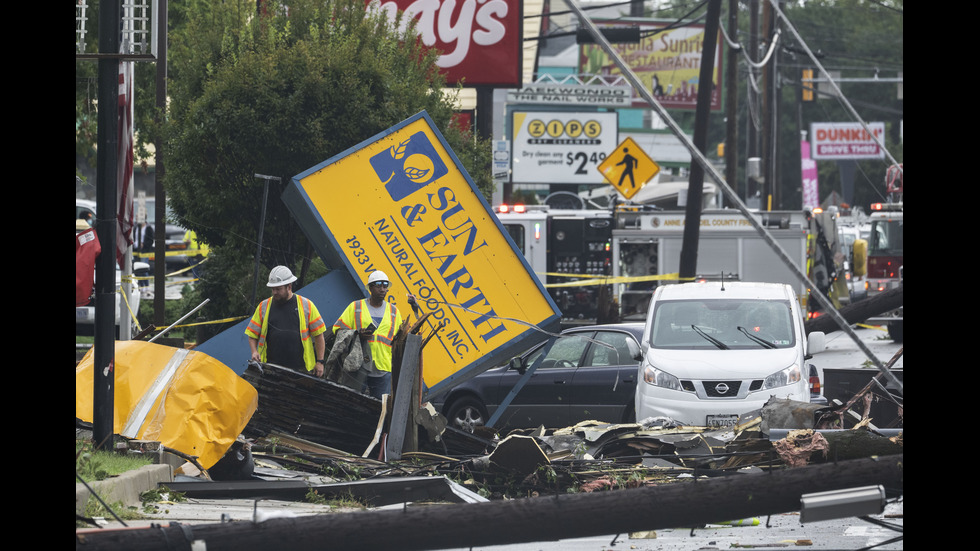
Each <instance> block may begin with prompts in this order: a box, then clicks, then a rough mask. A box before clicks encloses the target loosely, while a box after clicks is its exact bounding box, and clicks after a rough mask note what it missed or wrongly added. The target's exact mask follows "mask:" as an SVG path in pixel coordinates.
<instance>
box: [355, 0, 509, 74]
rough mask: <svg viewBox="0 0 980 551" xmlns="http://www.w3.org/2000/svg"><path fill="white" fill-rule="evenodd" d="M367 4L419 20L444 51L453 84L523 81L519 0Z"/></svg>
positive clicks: (375, 0)
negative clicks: (401, 12)
mask: <svg viewBox="0 0 980 551" xmlns="http://www.w3.org/2000/svg"><path fill="white" fill-rule="evenodd" d="M367 4H368V9H371V10H375V11H380V12H383V13H385V14H386V15H387V16H388V17H389V19H394V17H395V14H396V13H397V12H398V11H404V12H405V14H406V15H407V16H408V19H409V20H411V19H414V20H415V21H416V28H417V29H418V31H419V33H420V34H421V38H422V43H423V44H425V45H426V46H429V47H433V48H436V49H438V50H439V51H440V52H442V55H441V56H440V57H439V61H438V65H439V67H441V68H442V69H443V71H444V72H445V73H446V80H447V82H448V83H450V84H456V83H458V82H460V81H463V82H464V84H465V85H467V86H469V85H488V86H501V87H511V88H513V87H520V86H521V84H522V82H521V81H522V74H521V61H522V58H523V57H522V48H521V46H522V44H521V38H522V24H523V23H522V21H521V3H520V2H519V0H369V1H368V3H367Z"/></svg>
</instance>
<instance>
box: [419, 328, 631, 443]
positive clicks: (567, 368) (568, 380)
mask: <svg viewBox="0 0 980 551" xmlns="http://www.w3.org/2000/svg"><path fill="white" fill-rule="evenodd" d="M642 336H643V324H642V323H623V324H610V325H594V326H588V327H576V328H573V329H568V330H565V331H563V332H562V333H561V337H552V338H551V339H549V340H547V341H545V342H544V343H542V344H540V345H538V346H536V347H534V348H532V349H530V350H529V351H527V352H525V353H524V354H523V355H521V356H519V357H517V358H514V359H512V360H511V361H510V363H509V364H508V365H505V366H500V367H495V368H492V369H489V370H487V371H486V372H484V373H481V374H480V375H477V376H476V377H474V378H472V379H470V380H468V381H466V382H464V383H462V384H460V385H458V386H456V387H454V388H453V389H452V390H450V391H449V393H448V395H446V397H445V402H444V403H442V404H440V403H438V402H439V401H440V400H439V399H437V400H436V404H435V405H436V406H437V407H438V408H439V411H441V412H442V413H443V414H444V415H445V416H446V417H447V418H448V419H449V422H450V424H451V425H452V426H454V427H456V428H460V429H463V430H467V431H472V430H473V427H475V426H480V425H485V424H487V422H488V420H489V419H490V417H491V416H493V415H494V413H495V412H496V411H497V409H498V408H499V406H500V404H501V403H502V402H503V401H504V399H505V398H506V397H507V395H508V394H509V393H510V391H511V390H512V389H513V388H514V385H515V384H516V383H517V382H518V381H519V380H520V378H521V376H522V375H524V373H526V372H527V370H528V368H529V367H531V366H532V365H533V364H534V363H535V362H537V361H538V360H539V359H540V363H539V364H538V366H537V368H536V370H535V371H534V373H533V374H532V375H531V377H530V378H529V379H528V381H527V383H526V384H525V385H524V387H523V388H521V389H520V391H519V392H518V393H517V394H516V395H515V396H514V398H513V400H512V401H511V403H510V406H509V407H508V408H507V409H506V410H505V411H504V412H503V414H502V415H501V416H500V418H499V420H497V421H496V422H495V423H494V427H495V428H497V429H513V428H533V427H538V426H540V425H544V426H545V427H549V428H557V427H567V426H571V425H574V424H576V423H578V422H580V421H585V420H593V419H594V420H597V421H603V422H609V423H620V422H629V421H632V420H634V417H635V412H634V407H633V400H634V394H635V390H636V378H637V373H638V371H639V369H638V368H639V363H640V359H641V353H640V345H639V343H640V339H641V338H642ZM549 346H550V348H549ZM545 351H547V353H546V354H544V357H543V358H541V355H542V353H544V352H545Z"/></svg>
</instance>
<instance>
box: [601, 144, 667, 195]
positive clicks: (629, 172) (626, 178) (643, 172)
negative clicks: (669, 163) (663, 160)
mask: <svg viewBox="0 0 980 551" xmlns="http://www.w3.org/2000/svg"><path fill="white" fill-rule="evenodd" d="M598 168H599V172H601V173H602V175H603V176H604V177H605V178H606V180H607V181H609V183H610V184H612V185H613V187H615V188H616V189H618V190H619V192H620V193H622V194H623V197H626V198H627V199H631V198H632V197H633V196H634V195H636V192H637V191H640V188H641V187H643V184H645V183H647V182H649V181H650V180H651V179H652V178H653V177H654V176H656V175H657V173H658V172H660V166H659V165H658V164H657V163H655V162H653V159H651V158H650V157H649V156H648V155H647V154H646V152H645V151H643V148H641V147H640V146H639V145H637V143H636V142H635V141H633V138H626V139H625V140H623V143H621V144H619V147H617V148H616V149H615V151H613V152H612V153H611V154H609V155H608V156H606V159H605V160H604V161H602V163H600V164H599V167H598Z"/></svg>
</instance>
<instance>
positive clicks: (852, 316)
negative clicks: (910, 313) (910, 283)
mask: <svg viewBox="0 0 980 551" xmlns="http://www.w3.org/2000/svg"><path fill="white" fill-rule="evenodd" d="M904 288H905V285H904V284H903V285H899V286H898V287H896V288H894V289H889V290H887V291H884V292H882V293H879V294H877V295H875V296H873V297H869V298H866V299H864V300H859V301H857V302H854V303H852V304H849V305H847V306H844V307H843V308H841V309H840V315H841V316H843V317H844V320H845V321H847V322H848V323H860V322H862V321H864V320H866V319H868V318H873V317H875V316H880V315H881V314H884V313H885V312H890V311H892V310H894V309H896V308H898V307H900V306H902V304H903V302H904V300H905V291H904ZM804 327H805V328H806V332H807V334H810V333H812V332H814V331H823V332H824V333H827V334H830V333H833V332H834V331H838V330H839V329H840V327H839V326H838V325H837V323H836V322H835V321H834V320H833V319H831V318H830V317H828V316H819V317H816V318H813V319H811V320H807V322H806V324H805V325H804Z"/></svg>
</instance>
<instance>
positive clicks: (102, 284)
mask: <svg viewBox="0 0 980 551" xmlns="http://www.w3.org/2000/svg"><path fill="white" fill-rule="evenodd" d="M121 17H122V2H121V0H110V1H108V2H103V3H102V4H101V5H100V9H99V52H100V53H106V54H108V53H112V54H118V53H119V44H120V36H119V34H120V32H119V22H120V21H121ZM118 102H119V59H113V58H107V59H100V60H99V105H100V106H103V108H100V109H99V122H98V144H99V149H98V154H97V160H96V165H97V168H96V170H97V175H96V188H97V189H96V194H97V196H98V206H97V207H96V211H97V212H96V229H97V231H98V235H99V242H100V243H102V244H103V247H104V250H103V251H102V254H100V255H99V257H98V259H97V261H96V265H95V266H96V270H95V343H94V345H93V346H94V348H95V352H94V353H93V356H94V360H95V380H94V389H93V392H94V394H93V396H92V409H93V411H92V429H93V430H92V436H93V438H94V444H95V446H96V449H103V448H109V449H111V447H112V444H113V442H112V441H111V440H112V438H111V437H112V434H113V408H114V399H115V395H114V393H115V389H114V387H115V384H114V382H115V375H114V371H115V370H114V368H113V363H114V360H115V348H114V347H115V339H116V216H117V214H118V213H117V212H116V195H117V193H116V186H117V185H118V182H117V178H116V165H117V164H118V162H119V112H118V109H117V108H116V107H115V106H116V105H117V104H118Z"/></svg>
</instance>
